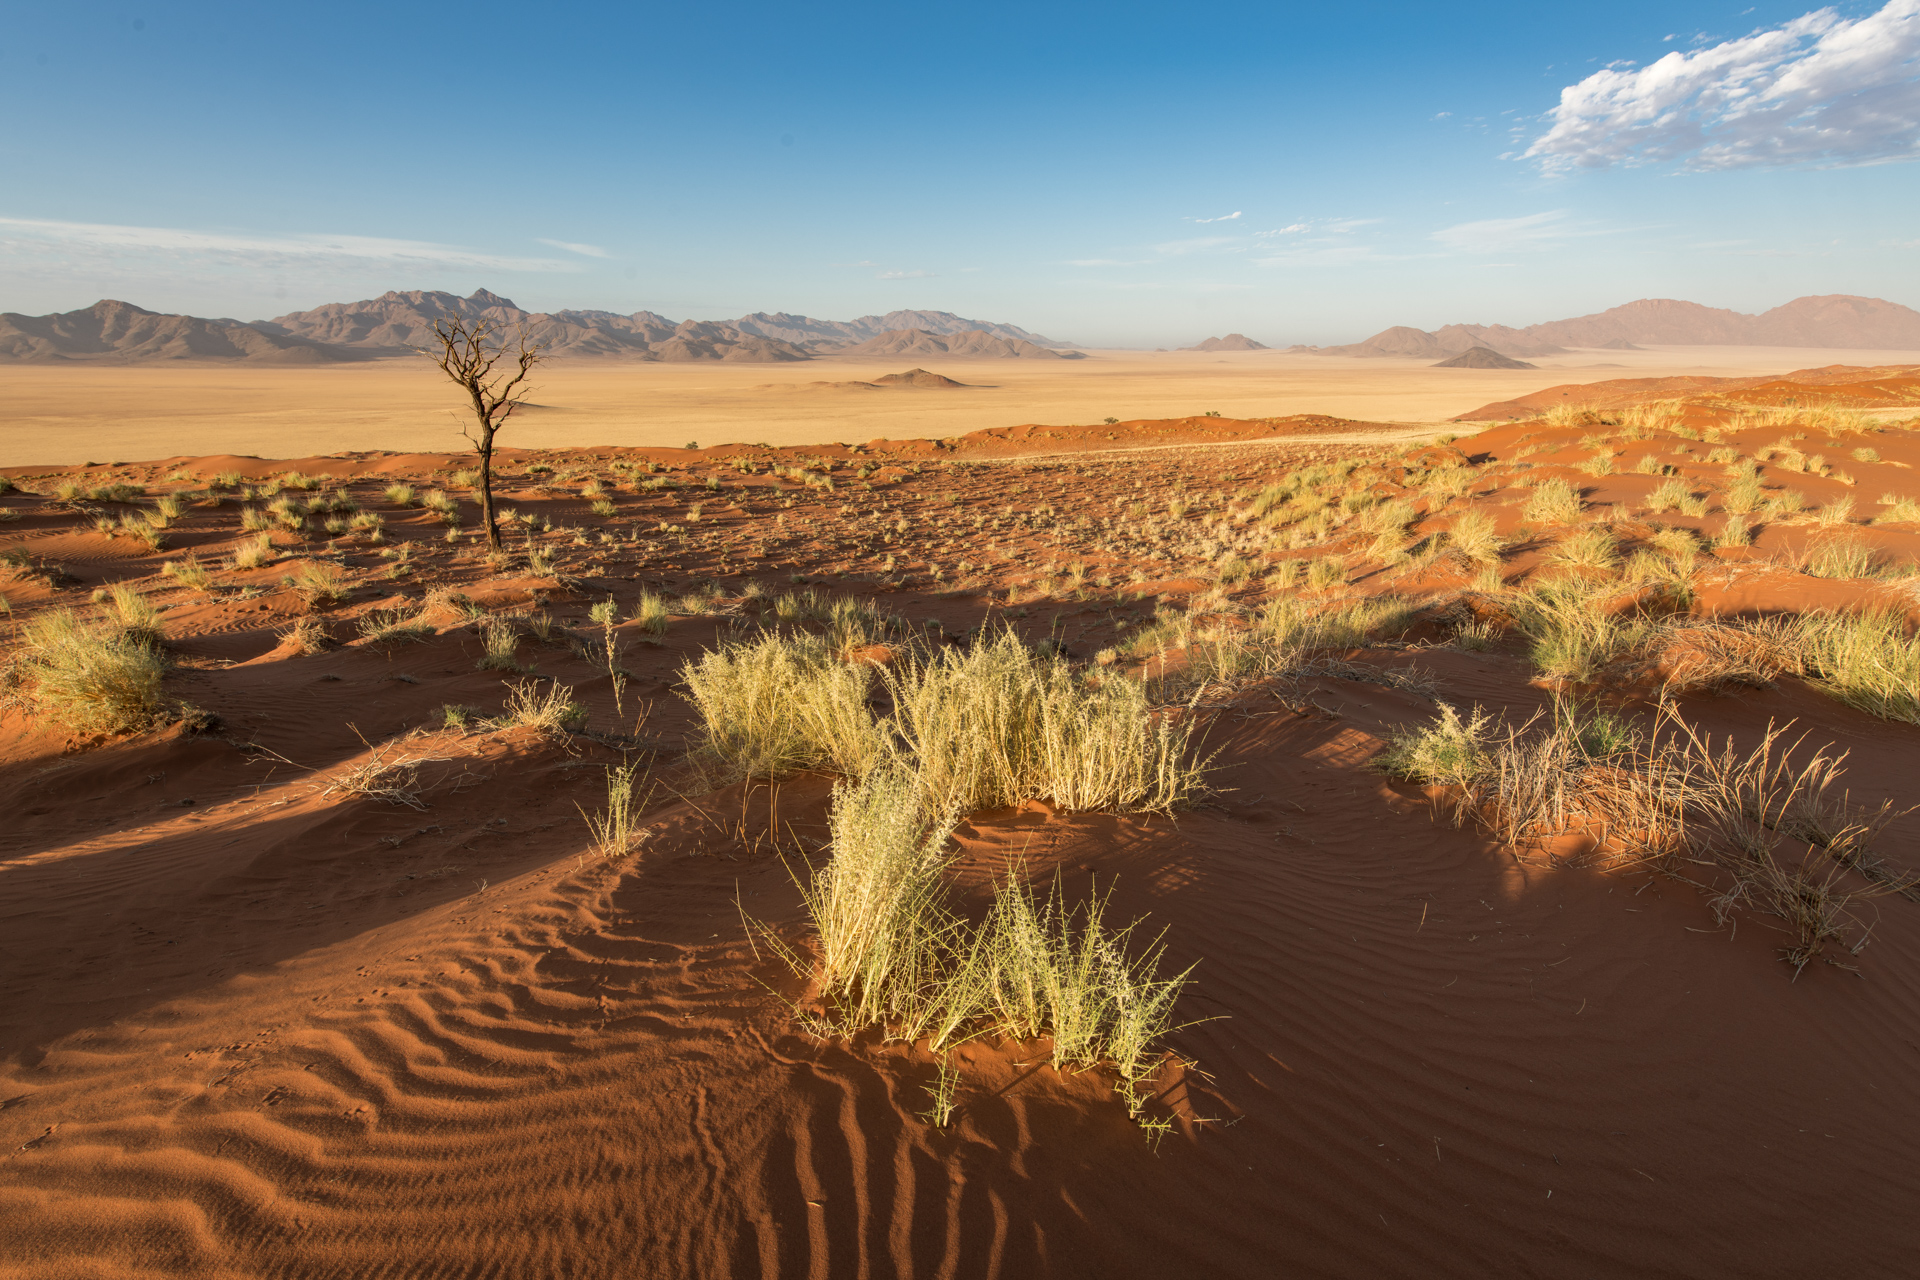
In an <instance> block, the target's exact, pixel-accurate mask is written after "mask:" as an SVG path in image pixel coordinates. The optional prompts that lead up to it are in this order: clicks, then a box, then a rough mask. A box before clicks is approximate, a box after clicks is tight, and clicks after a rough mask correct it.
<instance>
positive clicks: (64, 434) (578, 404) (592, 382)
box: [0, 347, 1920, 466]
mask: <svg viewBox="0 0 1920 1280" xmlns="http://www.w3.org/2000/svg"><path fill="white" fill-rule="evenodd" d="M1915 361H1920V352H1911V351H1849V350H1837V349H1832V348H1817V349H1798V348H1780V347H1664V348H1649V349H1647V350H1644V351H1574V352H1570V353H1568V354H1567V355H1563V356H1554V357H1548V358H1542V359H1539V360H1535V361H1533V362H1532V363H1534V364H1536V365H1538V366H1539V367H1538V368H1537V369H1514V370H1505V369H1436V368H1434V367H1432V365H1431V363H1430V362H1428V361H1424V360H1358V359H1352V358H1348V357H1342V356H1315V355H1290V354H1286V353H1283V352H1279V351H1248V352H1227V353H1214V352H1193V351H1172V352H1141V351H1091V352H1089V353H1088V358H1087V359H1084V360H939V361H931V360H925V361H922V363H925V364H926V365H927V367H929V368H931V369H932V370H933V371H934V372H935V373H941V374H945V375H946V376H948V377H951V378H953V379H955V380H956V381H959V382H964V383H967V384H969V386H968V387H966V388H965V389H957V390H956V389H940V390H930V389H897V390H896V389H890V390H867V389H861V388H858V387H853V388H847V387H833V386H831V385H821V384H832V383H848V382H851V383H859V382H865V381H870V380H871V379H873V378H876V377H879V376H881V375H884V374H888V373H899V372H903V371H904V370H905V369H906V368H907V367H909V366H911V365H912V364H913V363H914V360H913V358H911V357H901V358H900V359H899V360H897V361H890V362H888V363H885V364H881V363H876V362H872V361H857V362H856V361H844V360H833V359H821V360H814V361H809V362H806V363H795V364H639V363H631V364H630V363H617V362H611V361H606V362H598V361H585V360H572V361H555V362H553V363H551V364H548V365H546V366H544V367H543V368H541V369H540V370H539V371H538V374H537V377H536V379H535V392H534V395H533V402H534V404H535V405H537V406H539V407H537V408H534V409H531V410H530V411H529V412H528V413H527V414H526V415H525V416H524V417H521V418H519V419H518V420H516V422H515V423H514V425H513V428H512V430H511V432H510V433H509V435H508V436H506V437H503V439H502V443H503V444H510V445H513V446H516V447H520V448H567V447H595V446H608V445H619V446H629V447H677V446H680V445H683V444H685V443H687V442H688V441H689V440H697V441H699V442H700V443H701V444H703V445H714V444H725V443H734V442H738V443H766V444H772V445H796V444H820V443H826V442H830V441H845V442H848V443H857V442H861V441H866V440H871V439H875V438H879V437H887V438H890V439H902V438H913V437H945V436H953V435H960V434H963V433H965V432H969V431H977V430H981V429H983V428H987V427H999V426H1009V425H1013V424H1016V423H1026V422H1044V423H1092V422H1099V421H1100V420H1101V419H1103V418H1108V417H1114V418H1120V419H1123V420H1132V419H1139V418H1171V417H1181V416H1185V415H1188V414H1198V413H1202V412H1205V411H1206V410H1209V409H1213V410H1218V411H1219V412H1220V413H1222V414H1223V415H1225V416H1226V417H1229V418H1236V417H1243V418H1244V417H1265V416H1280V415H1288V414H1297V413H1319V414H1331V415H1334V416H1338V417H1344V418H1356V419H1363V420H1368V421H1376V422H1435V421H1441V420H1444V419H1447V418H1450V417H1453V416H1454V415H1456V414H1460V413H1465V412H1467V411H1469V410H1471V409H1474V408H1476V407H1478V406H1480V405H1483V404H1488V403H1490V402H1493V401H1497V400H1505V399H1508V398H1511V397H1513V396H1518V395H1522V394H1525V393H1526V392H1528V391H1532V390H1537V389H1539V388H1541V387H1546V386H1549V385H1552V384H1555V383H1564V382H1598V381H1602V380H1605V379H1610V378H1628V377H1665V376H1671V375H1680V374H1704V375H1709V376H1720V377H1729V376H1747V375H1752V374H1756V373H1768V372H1785V371H1787V370H1791V369H1804V368H1812V367H1818V366H1823V365H1831V364H1850V365H1893V364H1910V363H1913V362H1915ZM0 405H4V406H5V407H4V410H0V466H32V465H43V464H77V463H81V462H86V461H100V462H108V461H113V460H115V459H121V458H160V457H174V456H180V455H188V454H191V455H201V456H205V455H216V454H253V455H258V456H263V457H279V458H297V457H309V456H314V455H319V454H326V453H335V452H339V451H341V450H365V449H389V450H396V451H399V452H403V453H405V452H430V451H443V450H449V449H455V448H458V447H459V445H460V437H459V425H460V424H459V420H458V418H457V417H456V413H457V411H458V410H459V409H460V407H461V406H460V402H459V400H458V396H457V393H456V392H455V391H454V389H453V388H452V387H450V386H449V385H448V384H447V383H446V382H445V380H444V379H443V378H442V377H441V376H440V374H439V372H438V370H436V369H434V368H433V367H432V366H430V365H428V364H427V362H426V361H425V360H424V359H422V360H419V361H417V362H416V361H407V360H383V361H378V362H372V363H368V364H353V365H343V366H335V367H328V368H317V369H316V368H295V369H289V368H271V367H247V366H221V365H211V364H191V365H179V366H171V367H159V366H154V365H141V366H121V367H114V366H101V365H79V366H65V367H51V366H45V365H27V366H14V367H9V368H0Z"/></svg>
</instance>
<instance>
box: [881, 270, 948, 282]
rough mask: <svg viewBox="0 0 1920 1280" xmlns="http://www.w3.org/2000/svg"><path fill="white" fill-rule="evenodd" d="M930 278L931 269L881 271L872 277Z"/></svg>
mask: <svg viewBox="0 0 1920 1280" xmlns="http://www.w3.org/2000/svg"><path fill="white" fill-rule="evenodd" d="M932 278H933V272H931V271H882V272H881V273H880V274H879V275H877V276H875V277H874V279H876V280H931V279H932Z"/></svg>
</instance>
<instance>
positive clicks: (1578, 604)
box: [1514, 577, 1639, 683]
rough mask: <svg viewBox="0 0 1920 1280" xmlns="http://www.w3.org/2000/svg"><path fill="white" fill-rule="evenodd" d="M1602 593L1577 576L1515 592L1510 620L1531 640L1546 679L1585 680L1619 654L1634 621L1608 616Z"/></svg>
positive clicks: (1634, 633)
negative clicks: (1511, 618) (1512, 614)
mask: <svg viewBox="0 0 1920 1280" xmlns="http://www.w3.org/2000/svg"><path fill="white" fill-rule="evenodd" d="M1604 601H1605V593H1604V592H1602V591H1597V590H1595V589H1594V588H1593V587H1591V586H1589V585H1588V584H1586V583H1584V582H1582V581H1580V580H1579V579H1577V578H1565V577H1563V578H1555V579H1552V580H1550V581H1546V582H1542V583H1540V584H1538V585H1536V586H1534V587H1533V588H1531V589H1530V590H1528V591H1524V592H1522V593H1520V594H1519V595H1517V596H1516V597H1514V621H1515V623H1516V624H1517V625H1518V627H1519V629H1520V631H1521V632H1522V633H1523V634H1525V635H1526V637H1527V638H1528V639H1529V640H1530V641H1531V642H1532V658H1533V663H1534V665H1535V666H1536V667H1538V668H1539V670H1540V672H1541V674H1542V675H1545V676H1547V677H1549V678H1551V679H1557V680H1568V681H1573V682H1575V683H1584V682H1586V681H1589V680H1592V679H1593V678H1594V676H1595V675H1596V674H1597V673H1598V671H1599V669H1600V668H1601V667H1603V666H1605V665H1606V664H1607V663H1609V662H1612V661H1613V660H1614V659H1616V658H1619V657H1621V656H1623V655H1624V654H1625V653H1626V652H1627V651H1628V650H1629V649H1630V648H1631V647H1632V646H1633V644H1634V642H1635V640H1636V638H1637V637H1638V634H1639V633H1638V630H1637V628H1636V626H1635V624H1631V623H1626V622H1623V621H1622V620H1620V619H1618V618H1616V617H1613V616H1612V615H1610V614H1609V613H1608V612H1607V611H1606V608H1605V604H1604Z"/></svg>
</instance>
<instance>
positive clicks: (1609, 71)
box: [0, 0, 1920, 346]
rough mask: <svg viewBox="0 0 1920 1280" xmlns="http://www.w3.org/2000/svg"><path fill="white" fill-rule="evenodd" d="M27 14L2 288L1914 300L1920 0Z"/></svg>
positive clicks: (213, 294) (53, 10) (1244, 302)
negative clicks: (1838, 296)
mask: <svg viewBox="0 0 1920 1280" xmlns="http://www.w3.org/2000/svg"><path fill="white" fill-rule="evenodd" d="M6 15H7V20H6V22H5V24H4V26H0V119H5V120H6V122H7V128H6V129H5V130H4V131H0V175H4V181H3V182H0V309H3V310H12V311H24V312H28V313H39V312H45V311H49V310H64V309H69V308H73V307H79V306H85V305H87V304H89V303H91V302H93V301H94V300H95V299H96V298H99V297H103V296H110V297H120V298H124V299H127V300H128V301H132V302H136V303H139V304H140V305H143V306H147V307H151V308H154V309H157V310H169V311H172V310H181V311H190V312H194V313H196V314H202V315H229V316H236V317H239V318H242V319H252V318H258V317H262V316H270V315H275V314H279V313H280V312H283V311H288V310H293V309H297V308H305V307H310V306H314V305H318V304H320V303H323V302H329V301H343V300H351V299H354V298H360V297H367V296H371V295H373V294H376V293H378V292H380V291H382V290H385V289H388V288H444V289H451V290H455V291H457V292H461V293H467V292H470V291H472V290H473V289H474V288H476V287H480V286H485V287H488V288H491V289H494V290H496V291H497V292H500V293H503V294H506V295H508V296H510V297H512V298H514V299H515V300H516V301H518V302H520V303H521V304H522V305H525V306H530V307H534V308H555V307H565V306H572V307H600V308H606V309H609V310H615V311H632V310H636V309H639V308H643V307H645V308H651V309H653V310H656V311H660V312H662V313H664V314H666V315H668V316H670V317H672V318H675V319H679V318H684V317H687V316H694V317H698V318H723V317H730V316H735V315H739V314H741V313H742V312H745V311H749V310H761V309H764V310H785V311H793V312H803V313H807V314H812V315H818V316H826V317H831V318H841V319H844V318H849V317H852V316H855V315H860V314H866V313H870V312H883V311H887V310H890V309H892V308H895V307H927V308H937V309H944V310H951V311H957V312H960V313H961V314H963V315H969V316H974V317H979V318H985V319H992V320H1005V321H1012V322H1014V323H1018V324H1022V325H1025V326H1027V327H1029V328H1032V329H1036V330H1039V331H1041V332H1044V333H1047V334H1050V335H1053V336H1056V337H1061V338H1066V339H1071V340H1074V341H1079V342H1084V343H1087V344H1090V345H1128V346H1156V345H1176V344H1183V343H1187V342H1191V341H1195V340H1197V339H1199V338H1201V337H1205V336H1207V335H1208V334H1216V333H1224V332H1227V331H1230V330H1238V331H1242V332H1245V333H1248V334H1250V335H1252V336H1254V337H1256V338H1259V339H1261V340H1262V341H1266V342H1269V343H1274V344H1284V343H1288V342H1294V341H1303V342H1319V343H1324V342H1338V341H1349V340H1354V339H1358V338H1360V337H1363V336H1365V335H1366V334H1368V333H1371V332H1373V331H1375V330H1377V329H1380V328H1382V327H1384V326H1386V325H1388V324H1396V323H1404V324H1414V325H1419V326H1422V327H1428V328H1431V327H1433V326H1436V325H1439V324H1444V323H1447V322H1449V321H1456V320H1459V321H1472V322H1482V323H1491V322H1496V321H1498V322H1504V323H1509V324H1526V323H1530V322H1533V321H1538V320H1545V319H1554V318H1558V317H1561V316H1566V315H1574V314H1580V313H1584V312H1589V311H1594V310H1599V309H1602V308H1604V307H1607V306H1611V305H1615V304H1617V303H1620V302H1625V301H1628V300H1630V299H1633V298H1637V297H1644V296H1659V297H1679V298H1687V299H1692V300H1695V301H1700V302H1705V303H1709V304H1712V305H1716V306H1729V307H1734V308H1737V309H1740V310H1748V311H1751V310H1761V309H1764V308H1766V307H1768V306H1773V305H1777V304H1778V303H1780V302H1784V301H1786V300H1787V299H1789V298H1793V297H1796V296H1799V295H1802V294H1808V293H1865V294H1873V295H1877V296H1882V297H1888V298H1892V299H1894V300H1896V301H1900V302H1904V303H1907V304H1909V305H1916V306H1920V287H1917V286H1920V274H1917V271H1920V218H1917V217H1916V216H1915V214H1914V212H1913V210H1914V209H1915V207H1916V201H1915V197H1916V196H1917V195H1920V185H1917V184H1916V176H1920V168H1916V166H1915V165H1914V164H1912V163H1911V162H1910V161H1911V160H1912V159H1914V158H1916V157H1920V0H1892V3H1889V4H1885V5H1881V4H1861V5H1841V6H1838V7H1836V8H1834V9H1830V10H1815V9H1811V8H1809V6H1807V5H1806V4H1804V3H1799V4H1759V5H1752V6H1749V5H1741V4H1695V3H1683V4H1674V3H1662V4H1651V3H1638V2H1634V3H1619V4H1613V5H1608V6H1597V5H1595V6H1580V7H1575V6H1563V5H1541V4H1538V3H1537V2H1536V3H1529V4H1525V5H1520V4H1481V5H1474V6H1437V5H1432V4H1418V5H1413V4H1405V5H1403V4H1365V3H1361V4H1348V5H1339V6H1329V5H1311V6H1308V5H1287V4H1281V5H1272V4H1269V5H1261V6H1247V5H1236V4H1232V3H1223V4H1215V5H1210V6H1206V7H1204V8H1197V9H1195V8H1185V7H1175V6H1155V7H1145V6H1127V5H1114V4H1106V5H1090V4H1089V5H1044V4H1042V5H1031V4H1028V5H1002V4H981V5H973V6H963V7H954V6H937V7H928V8H924V9H915V8H910V7H907V6H899V5H838V6H833V7H832V8H831V9H830V10H829V11H826V12H821V11H819V10H818V9H817V8H810V7H806V6H796V5H791V4H779V5H768V4H755V3H742V4H735V5H731V6H711V5H685V4H677V5H672V6H668V5H619V6H613V5H607V6H600V5H577V4H576V5H549V6H545V7H538V6H536V7H523V6H506V5H499V6H491V5H486V4H480V5H474V6H469V7H466V8H445V7H440V6H426V5H412V4H406V3H404V2H403V3H399V4H394V3H388V4H383V5H371V4H358V3H339V4H331V5H325V6H300V7H296V6H283V5H260V4H257V3H248V4H219V3H199V4H178V3H174V4H146V3H140V2H139V0H128V2H127V3H123V4H118V5H115V6H112V7H109V6H105V5H96V4H89V3H66V4H61V5H46V4H26V3H19V2H16V3H13V4H10V5H8V6H7V9H6ZM1662 59H1665V61H1664V62H1663V61H1662ZM1563 93H1565V94H1567V95H1568V96H1567V97H1566V99H1565V100H1564V102H1563Z"/></svg>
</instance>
